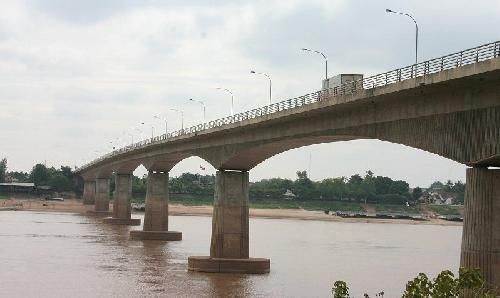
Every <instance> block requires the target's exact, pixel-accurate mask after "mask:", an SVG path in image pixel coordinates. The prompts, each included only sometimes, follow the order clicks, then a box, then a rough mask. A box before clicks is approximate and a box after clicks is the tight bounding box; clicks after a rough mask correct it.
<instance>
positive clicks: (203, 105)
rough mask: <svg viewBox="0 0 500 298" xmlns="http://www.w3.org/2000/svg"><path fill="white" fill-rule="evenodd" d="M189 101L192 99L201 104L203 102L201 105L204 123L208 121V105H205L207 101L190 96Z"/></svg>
mask: <svg viewBox="0 0 500 298" xmlns="http://www.w3.org/2000/svg"><path fill="white" fill-rule="evenodd" d="M189 101H192V102H197V103H199V104H201V106H202V107H203V123H205V122H206V121H207V113H206V112H207V110H206V107H205V103H204V102H203V101H201V100H196V99H192V98H190V99H189Z"/></svg>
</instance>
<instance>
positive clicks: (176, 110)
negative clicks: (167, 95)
mask: <svg viewBox="0 0 500 298" xmlns="http://www.w3.org/2000/svg"><path fill="white" fill-rule="evenodd" d="M170 110H171V111H175V112H177V113H180V114H181V130H184V112H183V111H181V110H178V109H170Z"/></svg>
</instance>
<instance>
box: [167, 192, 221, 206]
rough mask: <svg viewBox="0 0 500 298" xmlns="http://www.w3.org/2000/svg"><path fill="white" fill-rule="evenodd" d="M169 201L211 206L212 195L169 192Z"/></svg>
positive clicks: (187, 204)
mask: <svg viewBox="0 0 500 298" xmlns="http://www.w3.org/2000/svg"><path fill="white" fill-rule="evenodd" d="M169 200H170V203H172V204H182V205H186V206H207V205H208V206H212V205H213V203H214V197H213V196H203V195H189V194H170V198H169Z"/></svg>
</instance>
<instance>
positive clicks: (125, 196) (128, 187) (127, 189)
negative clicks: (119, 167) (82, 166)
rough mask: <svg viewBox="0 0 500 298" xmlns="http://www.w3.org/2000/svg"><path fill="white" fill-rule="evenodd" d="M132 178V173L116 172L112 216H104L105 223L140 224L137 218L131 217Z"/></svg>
mask: <svg viewBox="0 0 500 298" xmlns="http://www.w3.org/2000/svg"><path fill="white" fill-rule="evenodd" d="M132 179H133V176H132V174H116V176H115V191H114V193H113V217H111V218H105V219H104V222H105V223H109V224H115V225H130V226H138V225H140V224H141V220H140V219H139V218H131V213H132V212H131V209H132V207H131V206H130V200H131V199H132Z"/></svg>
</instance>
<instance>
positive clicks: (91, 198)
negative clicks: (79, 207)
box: [83, 180, 95, 205]
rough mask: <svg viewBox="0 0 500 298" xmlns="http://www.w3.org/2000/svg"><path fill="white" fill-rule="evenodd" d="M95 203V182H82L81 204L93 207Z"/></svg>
mask: <svg viewBox="0 0 500 298" xmlns="http://www.w3.org/2000/svg"><path fill="white" fill-rule="evenodd" d="M94 203H95V180H85V181H84V182H83V204H84V205H93V204H94Z"/></svg>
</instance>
